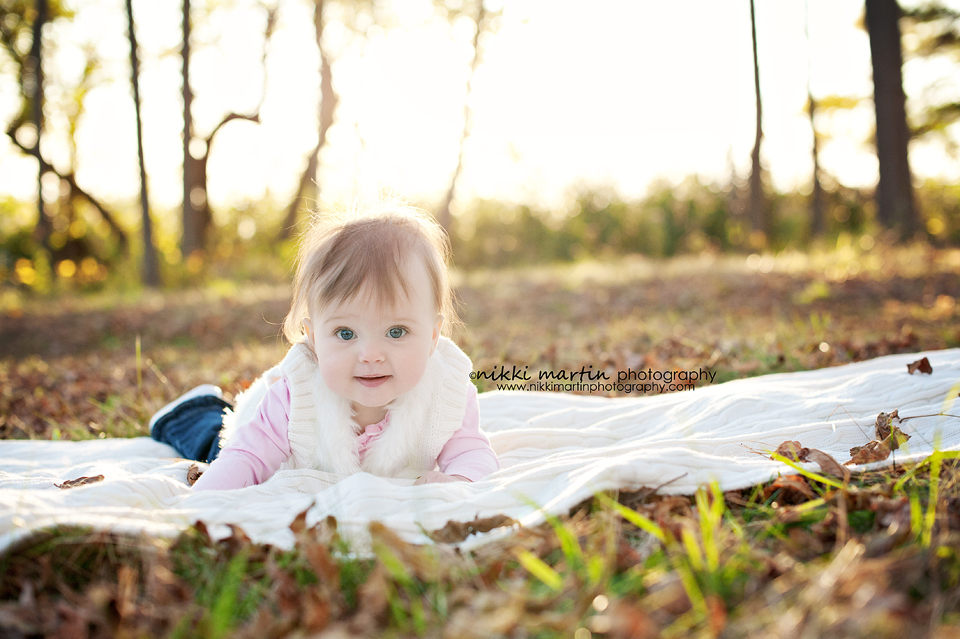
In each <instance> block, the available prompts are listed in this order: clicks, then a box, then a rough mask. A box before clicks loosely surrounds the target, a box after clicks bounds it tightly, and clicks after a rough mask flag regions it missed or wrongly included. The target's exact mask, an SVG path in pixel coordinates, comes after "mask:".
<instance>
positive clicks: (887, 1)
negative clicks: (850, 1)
mask: <svg viewBox="0 0 960 639" xmlns="http://www.w3.org/2000/svg"><path fill="white" fill-rule="evenodd" d="M900 15H901V13H900V5H898V4H897V1H896V0H866V23H867V33H868V35H869V36H870V56H871V59H872V61H873V96H874V99H873V101H874V104H875V105H876V114H877V134H876V139H877V161H878V163H879V165H880V181H879V183H878V184H877V191H876V196H875V197H876V201H877V219H878V220H879V222H880V223H881V224H882V225H883V226H885V227H887V228H890V229H895V230H896V231H897V233H898V235H899V236H900V237H901V238H907V237H910V236H912V235H913V234H914V233H916V231H917V230H918V227H919V220H918V217H917V211H916V204H915V201H914V194H913V184H912V183H911V177H910V162H909V159H908V157H907V147H908V145H909V142H910V129H909V127H908V126H907V114H906V106H905V105H906V96H905V95H904V93H903V70H902V66H903V53H902V51H901V48H900Z"/></svg>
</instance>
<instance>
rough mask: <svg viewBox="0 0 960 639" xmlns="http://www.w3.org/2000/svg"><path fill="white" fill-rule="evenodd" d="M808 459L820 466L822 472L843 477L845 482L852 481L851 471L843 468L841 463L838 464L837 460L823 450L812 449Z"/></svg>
mask: <svg viewBox="0 0 960 639" xmlns="http://www.w3.org/2000/svg"><path fill="white" fill-rule="evenodd" d="M807 459H808V460H809V461H812V462H815V463H817V464H819V465H820V470H822V471H823V472H825V473H826V474H828V475H833V476H834V477H842V478H843V481H849V479H850V471H849V470H847V469H846V468H844V467H843V466H841V465H840V464H839V463H837V460H836V459H834V458H833V457H832V456H830V455H828V454H827V453H825V452H823V451H822V450H817V449H816V448H811V449H810V453H809V454H808V455H807Z"/></svg>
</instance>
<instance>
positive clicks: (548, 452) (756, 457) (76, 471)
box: [0, 349, 960, 550]
mask: <svg viewBox="0 0 960 639" xmlns="http://www.w3.org/2000/svg"><path fill="white" fill-rule="evenodd" d="M923 356H926V357H928V358H929V360H930V363H931V364H932V366H933V374H932V375H927V374H921V373H914V374H913V375H911V374H908V372H907V364H908V363H910V362H912V361H914V360H917V359H919V358H921V357H923ZM958 392H960V349H952V350H945V351H933V352H928V353H921V354H910V355H894V356H889V357H883V358H880V359H875V360H871V361H867V362H861V363H857V364H849V365H846V366H841V367H836V368H828V369H823V370H818V371H809V372H800V373H786V374H778V375H768V376H765V377H757V378H752V379H745V380H737V381H732V382H728V383H726V384H717V385H713V386H705V387H702V388H699V389H697V390H694V391H687V392H682V393H675V394H668V395H660V396H654V397H640V398H618V399H605V398H597V397H589V396H576V395H565V394H555V393H526V392H491V393H483V394H481V395H480V415H481V423H482V426H483V428H484V430H485V431H486V432H487V433H488V435H489V436H490V440H491V442H492V444H493V447H494V449H495V450H496V451H497V454H498V455H499V457H500V463H501V470H500V471H498V472H496V473H494V474H493V475H491V476H490V477H488V478H486V479H484V480H483V481H479V482H476V483H474V484H467V483H448V484H431V485H425V486H413V485H411V482H410V481H406V480H391V479H384V478H381V477H376V476H373V475H370V474H367V473H359V474H356V475H351V476H347V477H344V478H339V480H338V478H337V477H335V476H332V475H328V474H325V473H319V472H312V471H285V472H280V473H277V474H276V475H275V476H274V477H272V478H271V479H270V480H269V481H267V482H266V483H264V484H261V485H260V486H251V487H249V488H244V489H240V490H232V491H222V492H200V493H195V494H194V493H193V492H192V490H191V489H190V488H189V487H188V485H187V483H186V474H187V469H188V468H189V466H190V465H191V462H190V461H186V460H182V459H176V458H175V456H176V453H175V452H174V450H173V449H172V448H169V447H168V446H166V445H164V444H160V443H157V442H155V441H153V440H151V439H149V438H137V439H106V440H93V441H82V442H51V441H25V440H20V441H3V442H0V550H2V549H6V548H8V547H9V546H10V545H11V544H13V543H15V542H16V541H17V540H19V539H22V538H23V537H25V536H27V535H29V534H30V533H31V532H33V531H36V530H38V529H41V528H45V527H49V526H53V525H57V524H79V525H89V526H93V527H94V528H96V529H109V530H115V531H125V532H140V531H143V532H146V533H149V534H152V535H158V536H174V535H176V534H177V533H178V532H179V531H181V530H183V529H184V528H185V527H187V526H188V525H190V524H191V523H193V522H195V521H197V520H202V521H204V522H205V523H206V524H207V525H208V528H209V529H210V532H211V534H212V535H213V536H214V537H222V536H226V535H227V534H228V531H229V528H228V526H227V524H231V523H232V524H237V525H239V526H240V527H241V528H242V529H243V530H244V531H245V532H246V533H247V535H249V536H250V537H251V538H252V539H253V540H254V541H257V542H264V543H270V544H275V545H277V546H280V547H285V548H289V547H290V546H291V544H292V543H293V536H292V533H291V532H290V530H289V529H288V525H289V524H290V522H291V521H292V520H293V519H294V517H295V516H296V515H297V514H298V513H301V512H303V511H304V510H307V509H309V512H308V515H307V524H308V525H312V524H313V523H315V522H317V521H320V520H321V519H323V518H325V517H326V516H327V515H333V516H334V517H336V518H337V521H338V523H339V526H340V530H341V532H342V533H345V534H346V535H347V536H348V537H351V538H353V539H355V540H356V541H357V543H358V546H362V545H363V541H364V539H365V534H366V532H365V531H366V530H367V525H368V524H369V522H371V521H374V520H379V521H382V522H384V523H385V524H387V525H388V526H389V527H391V528H392V529H394V530H395V531H397V532H398V533H399V534H401V535H402V536H403V537H405V538H406V539H408V540H410V541H412V542H417V543H424V542H427V541H428V537H426V536H425V535H424V531H430V530H435V529H439V528H442V527H443V526H444V525H445V524H446V523H447V522H448V521H451V520H452V521H461V522H469V521H471V520H473V519H474V518H476V517H489V516H492V515H496V514H504V515H507V516H509V517H512V518H513V519H516V520H517V521H519V522H520V523H521V525H534V524H537V523H539V522H541V521H543V516H544V513H551V514H558V513H564V512H566V511H567V510H568V509H569V508H571V507H572V506H574V505H576V504H577V503H579V502H580V501H582V500H584V499H586V498H588V497H590V496H591V495H593V494H594V493H595V492H597V491H602V490H609V489H623V490H638V489H640V488H643V487H648V488H651V487H658V486H659V487H660V492H661V493H675V494H690V493H692V492H694V491H695V490H696V489H697V487H698V486H701V485H704V484H707V483H709V482H711V481H717V482H719V485H720V487H721V489H723V490H730V489H735V488H744V487H748V486H752V485H755V484H757V483H760V482H764V481H766V480H769V479H771V478H773V477H775V476H776V475H777V474H778V473H780V472H783V471H787V472H794V471H792V470H790V469H789V468H787V467H785V466H784V465H782V464H780V463H777V462H774V461H771V460H770V459H769V458H768V454H769V451H771V450H774V449H776V448H777V446H778V445H779V444H780V443H781V442H783V441H785V440H799V441H800V442H801V444H802V445H803V446H806V447H809V448H818V449H820V450H823V451H825V452H827V453H830V454H831V455H833V456H834V457H835V458H836V459H837V460H838V461H839V462H841V463H843V462H844V461H846V460H848V459H849V458H850V455H849V452H848V450H849V448H851V447H852V446H856V445H861V444H864V443H866V442H867V441H869V440H870V439H873V436H874V435H873V425H874V422H875V421H876V417H877V414H878V413H880V412H881V411H883V412H890V411H891V410H893V409H899V411H900V415H901V417H905V416H912V415H932V414H936V413H940V412H941V411H945V412H948V413H953V414H960V402H957V401H955V400H956V396H957V394H958ZM951 408H952V410H951ZM902 428H903V430H904V432H906V433H907V434H909V435H911V436H912V438H911V439H910V441H909V442H908V443H907V444H906V445H905V446H904V447H903V448H902V449H901V450H899V451H897V452H896V454H895V456H896V459H897V461H898V462H902V461H908V460H918V459H922V458H924V457H925V456H927V455H929V454H930V453H931V452H932V451H933V450H934V449H935V447H936V448H940V449H943V450H951V449H952V450H956V449H960V419H958V418H956V417H944V416H938V417H924V418H922V419H914V420H908V421H906V422H904V424H903V425H902ZM892 461H893V459H892V458H891V459H887V460H886V461H885V462H878V463H876V464H873V465H872V466H874V467H875V466H883V465H887V464H890V463H891V462H892ZM806 466H807V467H809V468H810V469H811V470H818V467H817V466H816V465H815V464H807V465H806ZM862 468H865V467H859V469H862ZM857 469H858V468H857V467H855V468H854V470H857ZM94 475H104V477H105V479H104V480H103V481H102V482H99V483H95V484H91V485H87V486H82V487H78V488H72V489H69V490H60V489H57V488H56V487H55V486H54V484H55V483H61V482H63V481H65V480H69V479H75V478H77V477H81V476H94ZM503 534H509V529H501V531H500V532H499V533H496V532H495V533H488V534H486V535H475V536H473V537H471V538H470V539H468V540H467V542H466V543H465V544H464V546H465V547H471V546H473V545H475V544H477V543H482V542H483V541H484V540H487V539H490V538H492V537H497V536H501V535H503Z"/></svg>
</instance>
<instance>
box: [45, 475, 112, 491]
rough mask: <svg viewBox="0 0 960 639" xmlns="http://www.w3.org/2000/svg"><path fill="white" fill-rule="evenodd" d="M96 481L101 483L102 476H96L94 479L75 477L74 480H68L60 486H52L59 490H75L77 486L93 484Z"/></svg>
mask: <svg viewBox="0 0 960 639" xmlns="http://www.w3.org/2000/svg"><path fill="white" fill-rule="evenodd" d="M98 481H103V475H97V476H96V477H77V478H76V479H68V480H67V481H65V482H63V483H62V484H54V486H56V487H57V488H59V489H61V490H66V489H67V488H76V487H77V486H86V485H87V484H95V483H97V482H98Z"/></svg>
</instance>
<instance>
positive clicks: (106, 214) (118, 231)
mask: <svg viewBox="0 0 960 639" xmlns="http://www.w3.org/2000/svg"><path fill="white" fill-rule="evenodd" d="M18 128H19V127H17V126H13V127H11V128H8V129H7V131H6V133H7V137H8V138H10V141H11V142H13V144H14V146H16V147H17V148H18V149H20V150H21V151H23V153H24V154H26V155H29V156H30V157H34V158H35V157H37V155H35V154H34V151H33V149H28V148H27V147H25V146H24V145H23V144H21V143H20V141H19V140H17V129H18ZM40 166H41V168H42V169H43V172H44V173H53V174H54V175H56V176H57V177H58V178H60V179H61V180H66V182H67V184H69V185H70V190H71V192H73V193H76V194H77V195H79V196H80V197H82V198H83V199H85V200H86V201H87V202H89V203H90V204H91V205H93V207H94V208H95V209H97V213H99V214H100V217H101V218H103V221H104V222H106V223H107V226H109V227H110V230H111V231H113V232H114V234H115V235H116V236H117V241H118V242H120V248H121V250H122V251H123V252H124V253H126V252H127V248H128V244H129V242H128V240H127V234H126V233H125V232H124V230H123V229H122V228H121V227H120V225H119V224H117V221H116V220H115V219H114V217H113V214H112V213H110V211H108V210H107V209H106V207H104V206H103V204H101V203H100V201H99V200H97V198H95V197H93V196H92V195H90V194H89V193H87V192H86V191H84V190H83V189H82V188H80V185H78V184H77V180H76V177H75V176H74V174H73V173H61V172H60V171H58V170H57V169H56V168H55V167H54V166H53V165H52V164H50V163H49V162H47V161H46V160H44V159H43V158H42V157H41V158H40Z"/></svg>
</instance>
